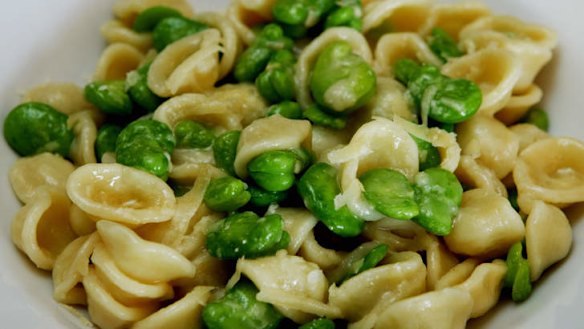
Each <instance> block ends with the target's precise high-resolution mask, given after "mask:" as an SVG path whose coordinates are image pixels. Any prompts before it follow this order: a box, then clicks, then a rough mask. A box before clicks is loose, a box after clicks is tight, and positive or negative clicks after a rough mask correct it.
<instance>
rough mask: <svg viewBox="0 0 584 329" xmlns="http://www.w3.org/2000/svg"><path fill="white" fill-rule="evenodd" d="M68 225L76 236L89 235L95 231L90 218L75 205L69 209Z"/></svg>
mask: <svg viewBox="0 0 584 329" xmlns="http://www.w3.org/2000/svg"><path fill="white" fill-rule="evenodd" d="M69 224H70V225H71V229H73V232H75V234H77V235H78V236H83V235H88V234H91V233H93V232H95V230H96V229H97V228H96V227H95V221H94V220H93V219H92V218H91V216H90V215H89V214H87V213H86V212H85V211H83V210H81V208H79V207H77V206H76V205H75V204H71V207H70V208H69Z"/></svg>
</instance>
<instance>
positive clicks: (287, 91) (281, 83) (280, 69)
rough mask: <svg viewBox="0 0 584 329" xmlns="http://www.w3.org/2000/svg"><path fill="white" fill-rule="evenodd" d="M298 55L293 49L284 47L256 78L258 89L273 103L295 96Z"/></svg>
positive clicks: (273, 56)
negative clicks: (295, 67) (295, 71)
mask: <svg viewBox="0 0 584 329" xmlns="http://www.w3.org/2000/svg"><path fill="white" fill-rule="evenodd" d="M295 63H296V57H295V56H294V53H292V51H290V50H287V49H284V50H278V51H277V52H275V53H274V54H273V55H272V57H271V59H270V61H269V62H268V64H267V66H266V69H265V71H263V72H262V73H261V74H260V75H259V76H258V77H257V79H256V80H255V84H256V86H257V89H258V91H259V93H260V95H262V96H263V97H264V98H265V99H267V100H268V101H269V102H272V103H278V102H281V101H289V100H292V99H293V98H294V94H295V93H294V64H295Z"/></svg>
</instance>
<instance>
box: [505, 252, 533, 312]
mask: <svg viewBox="0 0 584 329" xmlns="http://www.w3.org/2000/svg"><path fill="white" fill-rule="evenodd" d="M506 263H507V273H506V274H505V278H504V279H503V286H504V287H505V288H511V299H513V301H514V302H522V301H524V300H526V299H527V298H528V297H529V295H531V291H532V286H531V278H530V273H529V263H528V262H527V259H525V258H524V257H523V243H522V242H516V243H515V244H513V245H512V246H511V248H509V251H508V252H507V260H506Z"/></svg>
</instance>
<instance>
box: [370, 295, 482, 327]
mask: <svg viewBox="0 0 584 329" xmlns="http://www.w3.org/2000/svg"><path fill="white" fill-rule="evenodd" d="M472 307H473V299H472V296H471V295H470V294H469V293H468V292H467V291H464V290H462V289H459V288H446V289H442V290H438V291H431V292H427V293H424V294H421V295H418V296H415V297H410V298H406V299H403V300H401V301H398V302H396V303H394V304H391V305H389V306H388V307H387V308H386V309H385V310H384V311H383V312H381V313H380V315H379V318H378V319H377V322H376V323H375V326H374V327H373V328H375V329H383V328H402V329H416V328H434V329H440V328H443V329H462V328H465V327H466V322H467V321H468V319H469V318H470V314H471V312H472Z"/></svg>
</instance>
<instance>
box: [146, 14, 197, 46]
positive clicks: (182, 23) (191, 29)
mask: <svg viewBox="0 0 584 329" xmlns="http://www.w3.org/2000/svg"><path fill="white" fill-rule="evenodd" d="M207 28H208V26H207V25H206V24H204V23H201V22H198V21H194V20H192V19H188V18H186V17H182V16H177V17H173V16H170V17H166V18H164V19H162V20H160V22H158V24H156V27H154V30H152V43H153V45H154V48H155V49H156V50H157V51H159V52H160V51H162V50H163V49H164V48H166V46H168V45H169V44H171V43H173V42H175V41H178V40H180V39H182V38H184V37H186V36H189V35H192V34H196V33H199V32H201V31H203V30H206V29H207Z"/></svg>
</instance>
